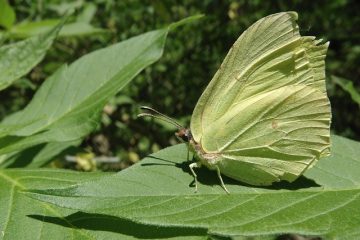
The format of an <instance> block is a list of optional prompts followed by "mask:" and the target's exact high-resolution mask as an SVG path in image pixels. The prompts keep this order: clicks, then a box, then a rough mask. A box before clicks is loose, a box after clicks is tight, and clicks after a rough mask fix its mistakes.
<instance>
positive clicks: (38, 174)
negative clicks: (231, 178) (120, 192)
mask: <svg viewBox="0 0 360 240" xmlns="http://www.w3.org/2000/svg"><path fill="white" fill-rule="evenodd" d="M104 175H108V174H104V173H101V174H100V173H79V172H73V171H64V170H45V169H42V170H21V169H19V170H0V239H14V240H15V239H22V240H23V239H29V240H30V239H44V240H48V239H52V240H55V239H76V240H77V239H93V240H95V239H138V238H147V239H160V238H170V237H174V239H184V240H186V239H204V240H205V239H206V238H205V237H204V236H203V235H205V231H204V230H199V229H191V228H187V229H183V228H175V227H173V228H167V229H164V228H163V229H159V228H157V227H153V226H146V225H143V224H140V223H135V222H132V221H129V220H125V219H120V218H116V217H111V216H107V215H101V214H86V213H81V212H77V211H73V210H66V209H61V208H58V207H54V206H50V205H49V204H46V203H42V202H39V201H36V200H33V199H30V198H28V197H26V196H24V194H22V193H21V191H22V190H26V189H29V188H40V189H44V188H52V187H61V186H62V187H67V186H70V185H73V184H79V183H80V182H81V181H90V180H91V181H95V180H96V179H97V178H99V177H100V176H104Z"/></svg>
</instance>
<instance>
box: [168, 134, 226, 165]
mask: <svg viewBox="0 0 360 240" xmlns="http://www.w3.org/2000/svg"><path fill="white" fill-rule="evenodd" d="M175 135H176V136H177V137H178V138H180V139H181V140H183V141H184V142H188V143H189V147H190V150H191V151H192V152H194V153H195V155H196V157H197V159H198V160H199V161H200V162H201V164H203V165H205V166H207V167H208V168H210V169H214V168H215V165H216V164H218V162H219V161H220V157H219V154H217V153H207V152H205V151H204V149H203V148H202V146H201V144H200V143H198V142H196V141H195V139H194V138H193V136H192V134H191V130H190V129H189V128H181V129H179V131H177V132H176V133H175Z"/></svg>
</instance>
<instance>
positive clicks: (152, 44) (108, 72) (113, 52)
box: [0, 16, 198, 154]
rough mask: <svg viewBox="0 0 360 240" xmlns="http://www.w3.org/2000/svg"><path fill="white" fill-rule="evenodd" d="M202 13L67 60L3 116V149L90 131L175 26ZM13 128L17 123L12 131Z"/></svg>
mask: <svg viewBox="0 0 360 240" xmlns="http://www.w3.org/2000/svg"><path fill="white" fill-rule="evenodd" d="M196 18H198V17H197V16H195V17H193V18H188V19H184V20H182V21H180V22H178V23H174V24H172V25H170V26H169V27H166V28H163V29H160V30H156V31H151V32H148V33H145V34H142V35H139V36H137V37H133V38H131V39H129V40H126V41H123V42H120V43H117V44H115V45H112V46H110V47H107V48H104V49H101V50H97V51H95V52H92V53H90V54H87V55H85V56H83V57H82V58H80V59H78V60H77V61H75V62H74V63H72V64H71V65H69V66H68V65H63V66H62V67H61V68H59V69H58V70H57V71H56V72H55V73H54V74H53V75H52V76H50V77H49V78H48V79H47V80H46V81H45V82H44V84H43V85H42V86H41V88H40V89H39V90H38V91H37V92H36V94H35V96H34V98H33V99H32V101H31V102H30V103H29V104H28V105H27V107H26V108H25V109H24V110H22V111H21V112H18V113H16V114H14V115H12V116H10V117H8V118H7V119H5V120H4V121H3V123H2V125H1V126H0V127H2V131H5V130H7V131H6V134H7V136H4V137H2V138H0V154H6V153H10V152H14V151H20V150H22V149H25V148H28V147H31V146H34V145H37V144H41V143H46V142H68V141H75V140H78V139H81V138H83V137H84V136H86V135H87V134H89V133H90V132H91V131H92V130H93V129H94V128H95V127H96V126H97V124H98V122H99V115H100V113H101V111H102V108H103V106H104V104H105V103H106V102H107V101H108V99H109V98H110V97H112V96H114V95H115V94H116V93H117V92H118V91H119V90H121V89H122V88H123V87H124V86H125V85H126V84H128V83H129V82H130V81H131V80H132V79H133V78H134V77H135V76H136V75H137V74H138V73H139V72H140V71H142V70H143V69H144V68H145V67H147V66H149V65H150V64H152V63H153V62H155V61H157V60H158V59H159V58H160V57H161V55H162V53H163V49H164V44H165V40H166V37H167V34H168V32H169V30H170V29H172V28H174V27H175V26H178V25H179V24H183V23H185V22H187V21H191V20H193V19H196ZM9 126H10V127H9ZM13 126H19V127H18V128H17V127H13ZM8 129H12V131H10V132H11V133H9V130H8ZM3 135H4V134H3ZM3 135H1V136H3Z"/></svg>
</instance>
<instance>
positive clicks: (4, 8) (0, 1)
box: [0, 0, 16, 28]
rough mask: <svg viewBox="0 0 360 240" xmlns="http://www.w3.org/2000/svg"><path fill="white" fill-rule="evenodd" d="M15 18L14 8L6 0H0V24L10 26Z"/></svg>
mask: <svg viewBox="0 0 360 240" xmlns="http://www.w3.org/2000/svg"><path fill="white" fill-rule="evenodd" d="M15 20H16V15H15V11H14V9H13V8H12V7H11V6H10V5H9V3H8V1H7V0H0V26H3V27H5V28H11V26H12V25H13V24H14V22H15Z"/></svg>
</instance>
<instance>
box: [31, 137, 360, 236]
mask: <svg viewBox="0 0 360 240" xmlns="http://www.w3.org/2000/svg"><path fill="white" fill-rule="evenodd" d="M332 142H333V150H332V151H333V155H332V156H331V157H328V158H325V159H322V160H321V161H320V162H319V163H318V164H317V165H316V166H315V167H314V168H312V169H311V170H310V171H308V172H307V173H305V177H303V178H301V179H299V180H298V181H296V182H295V183H294V184H289V183H287V184H286V183H280V184H277V185H274V186H272V187H269V188H256V187H250V186H245V185H240V184H239V183H238V182H235V181H232V180H231V179H225V184H226V185H227V187H228V189H229V190H230V192H231V194H226V193H225V192H224V190H223V189H222V188H221V187H220V185H219V183H218V179H217V177H216V174H215V172H210V171H209V170H206V169H204V170H203V171H198V175H199V180H200V182H201V185H200V186H199V187H200V188H199V192H198V193H197V194H194V193H193V191H194V188H191V187H189V184H190V183H191V182H192V181H193V177H192V176H191V174H190V173H189V170H188V164H189V161H187V160H186V155H187V148H186V145H185V144H182V145H177V146H174V147H170V148H167V149H165V150H162V151H160V152H158V153H156V154H154V155H151V156H149V157H147V158H145V159H144V160H142V161H141V162H140V163H138V164H136V165H134V166H133V167H131V168H129V169H126V170H124V171H121V172H120V173H118V174H114V175H110V176H106V177H103V178H100V179H98V180H94V181H90V182H85V183H79V184H77V185H74V186H71V187H68V188H61V189H59V188H57V189H51V188H50V189H44V188H41V189H38V190H30V193H26V195H28V196H31V197H32V198H35V199H39V200H42V201H44V202H46V203H51V204H55V205H56V206H57V207H64V208H69V209H76V210H79V211H84V212H86V213H89V214H101V215H102V216H103V217H105V216H107V218H112V217H113V218H115V219H116V218H118V219H128V220H131V221H134V222H137V223H141V224H144V225H152V226H158V227H159V229H161V228H164V227H174V226H176V227H183V228H185V229H186V228H190V227H192V228H198V229H199V230H198V233H201V232H202V231H201V230H200V229H204V228H205V229H206V231H207V232H208V233H211V234H215V235H223V236H224V235H226V236H228V235H230V236H236V235H247V236H256V235H268V234H269V235H270V234H279V233H286V232H292V233H300V234H307V235H321V236H324V237H326V238H329V239H337V238H342V239H355V238H356V237H358V236H359V232H358V227H359V226H358V224H359V214H360V208H359V205H360V197H359V196H360V175H359V174H358V172H359V171H360V165H359V158H358V156H359V154H360V150H359V149H360V148H359V147H360V143H358V142H354V141H351V140H347V139H345V138H342V137H338V136H333V138H332ZM52 216H53V215H52ZM84 221H85V220H84ZM344 226H346V227H344ZM154 234H155V233H154ZM154 238H156V235H154Z"/></svg>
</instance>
